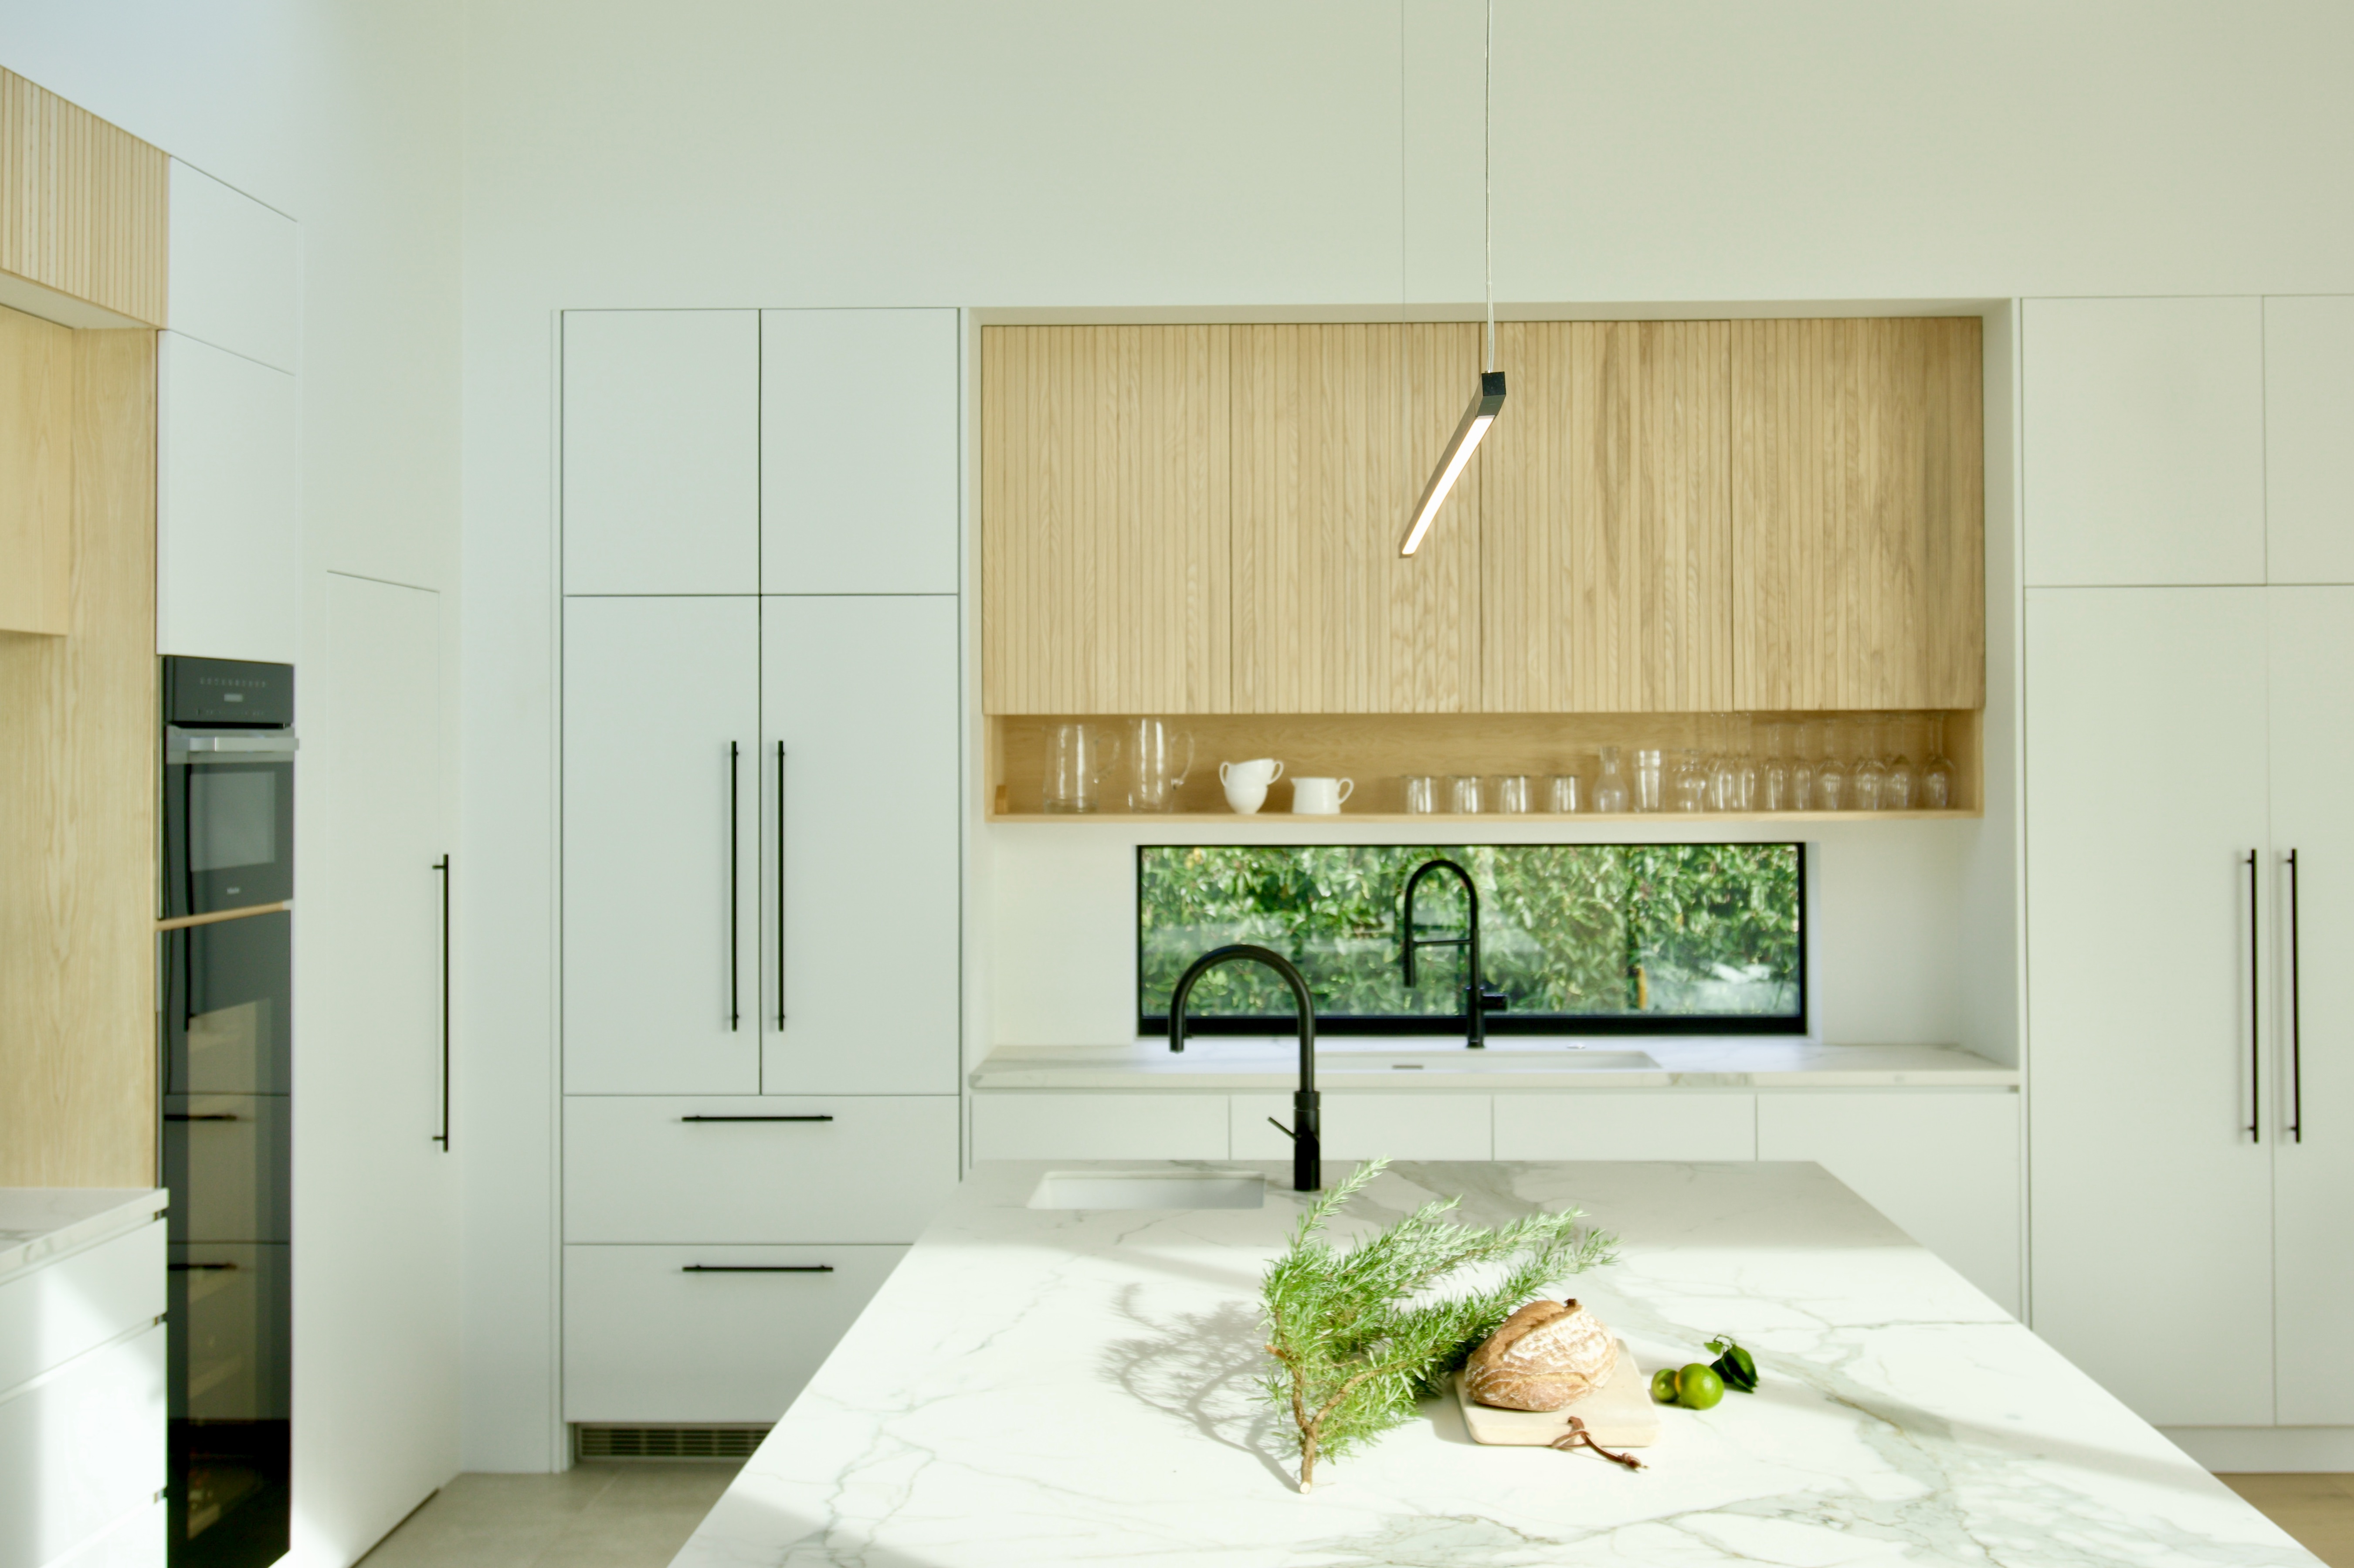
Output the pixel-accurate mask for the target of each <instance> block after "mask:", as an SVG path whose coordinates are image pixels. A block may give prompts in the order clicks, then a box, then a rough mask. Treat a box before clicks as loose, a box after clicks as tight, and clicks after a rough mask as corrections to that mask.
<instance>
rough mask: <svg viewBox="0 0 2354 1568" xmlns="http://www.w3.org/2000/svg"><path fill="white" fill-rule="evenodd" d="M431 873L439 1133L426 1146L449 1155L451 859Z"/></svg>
mask: <svg viewBox="0 0 2354 1568" xmlns="http://www.w3.org/2000/svg"><path fill="white" fill-rule="evenodd" d="M432 869H433V870H435V871H437V872H439V873H440V874H441V1130H440V1131H439V1132H437V1133H435V1134H434V1135H433V1136H432V1138H431V1139H429V1140H428V1141H429V1142H433V1143H438V1144H440V1146H441V1152H442V1153H444V1154H447V1153H449V1152H450V857H449V855H448V854H446V853H445V854H443V855H442V857H441V858H440V860H437V861H435V862H434V863H433V867H432Z"/></svg>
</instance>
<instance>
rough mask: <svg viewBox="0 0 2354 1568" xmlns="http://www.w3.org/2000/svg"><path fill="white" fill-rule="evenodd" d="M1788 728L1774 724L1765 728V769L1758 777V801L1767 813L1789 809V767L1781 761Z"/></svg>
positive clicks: (1788, 733) (1788, 734) (1788, 731)
mask: <svg viewBox="0 0 2354 1568" xmlns="http://www.w3.org/2000/svg"><path fill="white" fill-rule="evenodd" d="M1789 736H1790V726H1788V725H1787V724H1781V723H1778V722H1776V723H1774V724H1769V725H1767V726H1765V768H1764V769H1763V771H1761V772H1760V773H1759V775H1758V779H1757V783H1758V801H1759V804H1760V805H1761V806H1762V807H1763V809H1765V810H1768V811H1787V810H1789V809H1790V765H1789V764H1788V763H1787V762H1785V761H1784V760H1783V759H1782V751H1783V747H1784V746H1785V745H1786V744H1787V741H1788V740H1789Z"/></svg>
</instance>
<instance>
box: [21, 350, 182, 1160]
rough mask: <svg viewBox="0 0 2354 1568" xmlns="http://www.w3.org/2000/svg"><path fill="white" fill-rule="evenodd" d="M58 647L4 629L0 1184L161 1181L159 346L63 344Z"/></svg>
mask: <svg viewBox="0 0 2354 1568" xmlns="http://www.w3.org/2000/svg"><path fill="white" fill-rule="evenodd" d="M72 406H73V438H72V440H73V471H74V485H73V531H74V539H73V548H72V569H71V573H70V576H69V607H68V608H69V615H68V626H67V634H66V635H65V636H64V637H62V638H50V637H35V636H27V635H22V634H17V633H5V632H0V999H5V1003H0V1185H28V1186H89V1187H145V1186H150V1185H153V1184H154V1180H155V1169H154V1165H155V1098H154V1097H155V1066H154V1060H155V1053H154V1034H155V995H154V967H155V960H154V919H155V868H154V832H155V822H154V800H155V792H156V779H155V769H156V760H155V597H154V584H155V336H154V334H153V333H150V332H145V331H123V332H81V333H76V334H73V405H72Z"/></svg>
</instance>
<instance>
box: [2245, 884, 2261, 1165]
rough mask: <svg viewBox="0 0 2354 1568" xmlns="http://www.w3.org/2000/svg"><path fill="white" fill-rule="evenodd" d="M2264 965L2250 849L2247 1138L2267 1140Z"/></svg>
mask: <svg viewBox="0 0 2354 1568" xmlns="http://www.w3.org/2000/svg"><path fill="white" fill-rule="evenodd" d="M2263 989H2264V959H2263V957H2262V956H2261V949H2259V948H2258V947H2257V946H2256V852H2255V851H2253V850H2250V851H2249V852H2248V1141H2249V1142H2251V1143H2262V1142H2263V1141H2264V1031H2263V1029H2262V1028H2261V1027H2260V1026H2259V1025H2258V1023H2257V1006H2258V1000H2259V999H2258V994H2257V993H2258V992H2260V991H2263Z"/></svg>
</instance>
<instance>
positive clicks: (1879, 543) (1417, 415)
mask: <svg viewBox="0 0 2354 1568" xmlns="http://www.w3.org/2000/svg"><path fill="white" fill-rule="evenodd" d="M1979 330H1980V327H1979V323H1978V319H1977V318H1975V317H1953V318H1935V319H1923V320H1911V319H1904V320H1883V319H1856V320H1831V321H1811V320H1809V321H1754V322H1704V321H1703V322H1523V323H1505V324H1503V325H1502V326H1500V328H1499V329H1498V334H1497V364H1498V366H1499V367H1500V369H1502V370H1503V371H1504V372H1505V374H1506V376H1507V377H1508V378H1509V380H1510V383H1511V396H1510V397H1509V399H1508V400H1507V402H1506V404H1505V407H1504V412H1503V414H1502V416H1501V417H1500V418H1499V419H1498V421H1497V423H1496V427H1495V429H1494V431H1493V432H1492V433H1491V434H1490V438H1489V440H1488V441H1487V443H1486V444H1485V446H1484V447H1483V448H1482V449H1481V450H1480V452H1479V456H1478V457H1477V458H1476V459H1475V460H1474V461H1473V462H1472V464H1471V466H1470V467H1469V469H1468V470H1466V471H1465V473H1464V475H1463V477H1462V479H1461V480H1460V481H1459V482H1458V484H1457V486H1456V489H1455V492H1454V493H1453V494H1452V495H1451V496H1450V497H1449V499H1448V501H1447V505H1446V509H1445V511H1444V512H1443V513H1442V514H1441V515H1440V518H1439V520H1438V523H1437V526H1436V527H1434V528H1433V529H1432V531H1431V534H1430V537H1429V542H1428V543H1427V544H1426V545H1425V546H1424V547H1423V549H1422V551H1421V553H1420V554H1419V555H1417V556H1416V557H1415V558H1414V559H1412V560H1405V559H1402V558H1401V557H1400V556H1398V554H1397V540H1398V536H1399V535H1400V534H1401V533H1402V532H1403V530H1404V527H1405V518H1406V515H1407V513H1408V512H1409V511H1410V509H1411V508H1412V506H1413V503H1414V502H1415V500H1416V497H1417V495H1418V494H1419V493H1420V491H1421V488H1422V485H1423V483H1424V482H1425V480H1426V478H1427V477H1428V475H1429V472H1430V469H1431V466H1432V463H1433V462H1434V461H1436V458H1437V453H1438V451H1439V450H1440V449H1441V448H1442V446H1443V445H1444V443H1445V441H1446V439H1447V435H1448V433H1449V432H1450V431H1452V429H1454V426H1455V423H1456V420H1457V419H1458V418H1459V416H1460V414H1461V411H1462V407H1463V400H1464V397H1465V396H1466V395H1467V393H1468V391H1469V388H1470V387H1472V386H1473V385H1474V384H1475V382H1476V377H1477V373H1478V371H1479V368H1480V361H1481V357H1482V356H1481V344H1480V329H1479V327H1478V326H1476V325H1471V324H1467V323H1426V324H1417V325H1405V326H1402V325H1397V324H1365V323H1356V324H1315V325H1297V324H1295V325H1251V326H1231V327H1203V326H1184V327H1174V326H1172V327H1129V326H1107V327H997V328H991V329H989V330H988V331H986V332H985V333H984V334H982V347H981V356H982V381H981V398H982V408H981V448H982V455H981V462H982V497H981V526H982V546H981V548H982V625H983V643H984V660H985V664H984V669H985V674H984V699H983V705H984V707H985V709H986V711H987V712H989V713H991V714H994V715H1052V714H1135V713H1168V714H1188V713H1190V714H1223V713H1235V714H1368V715H1382V714H1409V713H1426V714H1447V713H1495V714H1511V713H1520V714H1545V713H1588V714H1613V713H1653V714H1661V713H1708V712H1713V711H1719V710H1744V711H1750V712H1786V713H1787V712H1808V711H1813V712H1820V711H1825V710H1862V711H1874V710H1897V709H1903V710H1914V711H1925V710H1947V711H1969V710H1974V709H1977V708H1978V707H1980V706H1982V705H1983V702H1984V694H1985V674H1984V662H1985V659H1984V635H1985V633H1984V623H1985V584H1984V534H1985V524H1984V474H1983V461H1984V460H1983V447H1984V441H1983V429H1982V423H1983V415H1982V391H1981V385H1980V367H1979V359H1980V355H1979Z"/></svg>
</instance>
